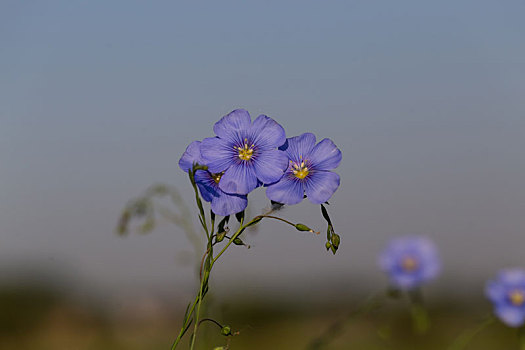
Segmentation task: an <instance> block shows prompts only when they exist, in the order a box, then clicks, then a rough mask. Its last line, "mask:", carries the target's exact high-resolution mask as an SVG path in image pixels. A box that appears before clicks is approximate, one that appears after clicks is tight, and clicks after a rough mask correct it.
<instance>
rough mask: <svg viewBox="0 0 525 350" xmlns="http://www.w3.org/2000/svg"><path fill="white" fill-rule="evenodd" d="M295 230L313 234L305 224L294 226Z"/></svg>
mask: <svg viewBox="0 0 525 350" xmlns="http://www.w3.org/2000/svg"><path fill="white" fill-rule="evenodd" d="M295 228H296V229H297V230H298V231H308V232H315V231H314V230H312V229H311V228H310V227H308V226H306V225H305V224H295Z"/></svg>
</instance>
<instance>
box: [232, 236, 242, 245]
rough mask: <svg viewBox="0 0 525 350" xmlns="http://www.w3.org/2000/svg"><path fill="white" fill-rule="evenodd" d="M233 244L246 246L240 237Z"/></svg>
mask: <svg viewBox="0 0 525 350" xmlns="http://www.w3.org/2000/svg"><path fill="white" fill-rule="evenodd" d="M233 244H235V245H244V242H243V241H242V239H240V238H239V237H236V238H235V239H234V240H233Z"/></svg>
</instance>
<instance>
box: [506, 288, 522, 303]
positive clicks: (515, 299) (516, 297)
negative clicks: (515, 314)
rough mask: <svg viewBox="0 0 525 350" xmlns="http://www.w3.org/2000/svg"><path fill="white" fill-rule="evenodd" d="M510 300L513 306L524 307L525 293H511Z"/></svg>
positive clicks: (520, 291)
mask: <svg viewBox="0 0 525 350" xmlns="http://www.w3.org/2000/svg"><path fill="white" fill-rule="evenodd" d="M509 299H510V302H511V303H512V305H514V306H522V305H523V304H525V291H523V290H520V289H515V290H513V291H511V292H510V293H509Z"/></svg>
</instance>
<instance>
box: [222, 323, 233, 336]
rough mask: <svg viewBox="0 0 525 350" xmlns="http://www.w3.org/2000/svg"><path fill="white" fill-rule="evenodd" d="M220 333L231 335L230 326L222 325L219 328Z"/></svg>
mask: <svg viewBox="0 0 525 350" xmlns="http://www.w3.org/2000/svg"><path fill="white" fill-rule="evenodd" d="M221 334H222V335H224V336H225V337H227V336H229V335H232V329H231V328H230V326H224V327H222V329H221Z"/></svg>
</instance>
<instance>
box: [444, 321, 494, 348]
mask: <svg viewBox="0 0 525 350" xmlns="http://www.w3.org/2000/svg"><path fill="white" fill-rule="evenodd" d="M492 323H494V317H492V316H489V317H487V318H486V319H485V320H484V321H483V322H481V323H480V324H479V325H478V326H476V327H475V328H471V329H467V330H466V331H464V332H463V333H461V334H460V335H459V336H458V337H457V338H456V340H454V342H453V343H452V344H451V345H450V346H449V347H448V348H447V350H463V349H464V348H465V347H466V346H467V345H468V344H469V343H470V342H471V341H472V339H474V337H475V336H476V335H478V333H480V332H481V331H482V330H484V329H485V328H487V327H488V326H490V325H491V324H492Z"/></svg>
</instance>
